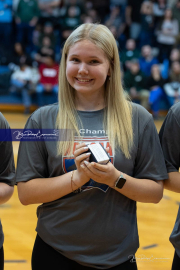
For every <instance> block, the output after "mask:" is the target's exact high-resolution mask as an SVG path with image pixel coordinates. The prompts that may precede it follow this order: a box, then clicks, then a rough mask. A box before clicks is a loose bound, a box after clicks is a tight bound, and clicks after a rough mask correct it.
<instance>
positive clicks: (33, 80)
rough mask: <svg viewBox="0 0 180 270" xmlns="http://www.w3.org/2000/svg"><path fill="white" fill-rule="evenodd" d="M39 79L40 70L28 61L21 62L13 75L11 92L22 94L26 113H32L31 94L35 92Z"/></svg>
mask: <svg viewBox="0 0 180 270" xmlns="http://www.w3.org/2000/svg"><path fill="white" fill-rule="evenodd" d="M38 80H39V73H38V70H37V69H36V68H32V67H30V66H29V65H28V64H27V63H26V62H25V63H23V64H20V66H19V67H18V68H17V69H16V70H15V71H14V72H13V73H12V75H11V87H10V92H11V93H13V94H17V95H21V97H22V103H23V105H24V113H25V114H29V113H30V107H31V105H32V100H31V95H32V93H33V92H35V89H36V85H37V82H38Z"/></svg>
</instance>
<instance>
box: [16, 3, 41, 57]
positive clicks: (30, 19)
mask: <svg viewBox="0 0 180 270" xmlns="http://www.w3.org/2000/svg"><path fill="white" fill-rule="evenodd" d="M38 17H39V8H38V5H37V1H36V0H26V1H24V0H20V1H19V3H18V6H17V10H16V13H15V21H16V30H17V36H16V42H19V43H22V44H23V45H24V47H25V48H26V50H27V52H28V53H30V52H31V50H32V49H33V42H32V34H33V31H34V28H35V25H36V23H37V21H38Z"/></svg>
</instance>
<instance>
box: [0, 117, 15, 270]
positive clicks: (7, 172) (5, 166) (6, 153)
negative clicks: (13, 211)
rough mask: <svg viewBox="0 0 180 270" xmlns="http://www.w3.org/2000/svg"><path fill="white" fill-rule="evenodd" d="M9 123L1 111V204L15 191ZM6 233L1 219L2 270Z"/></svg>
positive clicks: (0, 262)
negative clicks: (8, 136)
mask: <svg viewBox="0 0 180 270" xmlns="http://www.w3.org/2000/svg"><path fill="white" fill-rule="evenodd" d="M8 129H9V125H8V123H7V121H6V119H5V118H4V116H3V115H2V113H0V153H1V154H0V204H3V203H5V202H7V201H8V200H9V199H10V198H11V196H12V194H13V191H14V187H13V186H14V182H15V168H14V157H13V149H12V142H10V141H5V139H7V136H6V135H8V132H6V130H8ZM3 242H4V235H3V231H2V225H1V221H0V270H3V269H4V251H3Z"/></svg>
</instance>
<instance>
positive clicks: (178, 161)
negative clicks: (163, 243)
mask: <svg viewBox="0 0 180 270" xmlns="http://www.w3.org/2000/svg"><path fill="white" fill-rule="evenodd" d="M159 137H160V141H161V145H162V149H163V153H164V157H165V161H166V167H167V171H168V173H170V172H178V171H179V167H180V102H178V103H177V104H175V105H174V106H172V107H171V109H170V110H169V112H168V114H167V116H166V119H165V121H164V123H163V125H162V127H161V130H160V133H159ZM170 241H171V243H172V244H173V246H174V248H175V250H176V252H177V254H178V256H179V257H180V207H179V210H178V215H177V218H176V222H175V225H174V229H173V231H172V233H171V236H170Z"/></svg>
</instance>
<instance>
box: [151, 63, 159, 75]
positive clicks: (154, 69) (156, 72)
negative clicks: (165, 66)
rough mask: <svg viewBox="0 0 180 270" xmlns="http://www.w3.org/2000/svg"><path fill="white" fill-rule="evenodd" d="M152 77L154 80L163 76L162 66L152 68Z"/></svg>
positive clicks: (156, 65) (155, 65)
mask: <svg viewBox="0 0 180 270" xmlns="http://www.w3.org/2000/svg"><path fill="white" fill-rule="evenodd" d="M151 75H152V77H153V78H155V77H160V76H161V70H160V66H159V65H158V64H154V65H152V67H151Z"/></svg>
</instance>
